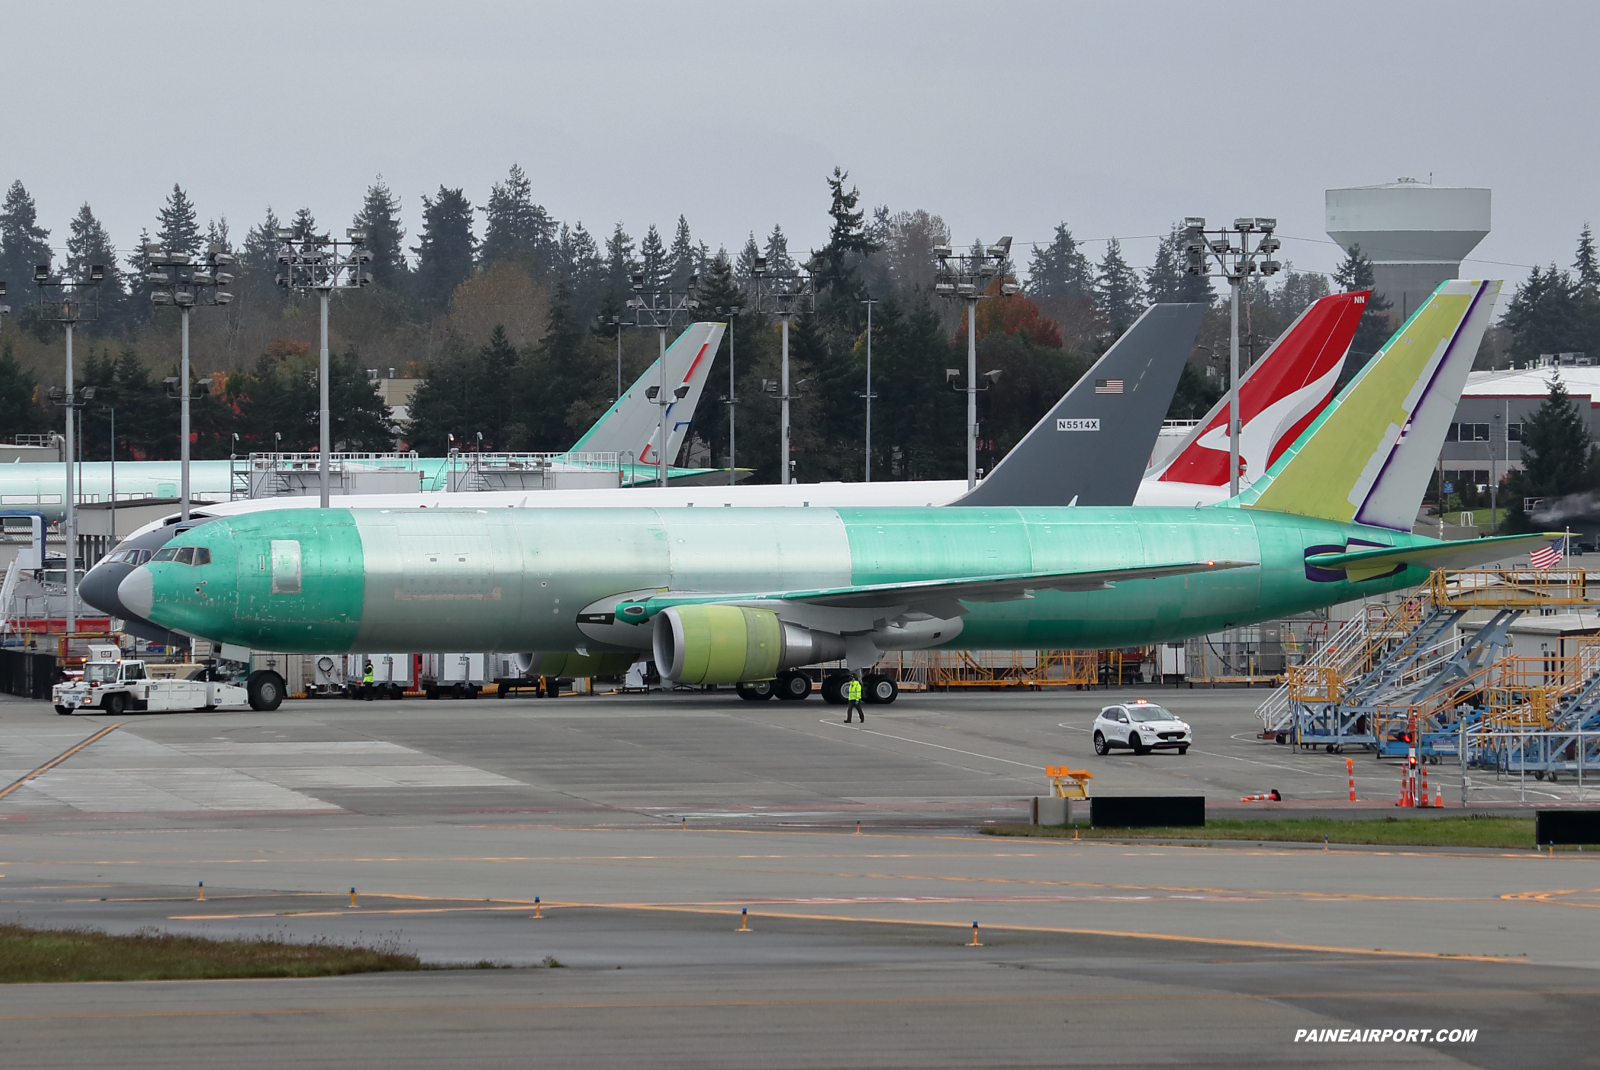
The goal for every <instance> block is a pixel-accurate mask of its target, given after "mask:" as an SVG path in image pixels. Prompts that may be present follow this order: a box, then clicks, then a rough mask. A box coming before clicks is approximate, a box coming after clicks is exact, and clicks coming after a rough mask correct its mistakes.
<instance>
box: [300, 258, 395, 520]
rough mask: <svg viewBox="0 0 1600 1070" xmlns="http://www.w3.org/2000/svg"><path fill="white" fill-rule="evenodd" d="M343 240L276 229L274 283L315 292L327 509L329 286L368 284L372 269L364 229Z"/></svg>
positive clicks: (321, 454)
mask: <svg viewBox="0 0 1600 1070" xmlns="http://www.w3.org/2000/svg"><path fill="white" fill-rule="evenodd" d="M344 233H345V239H344V240H343V241H340V240H338V239H335V238H332V237H329V236H328V235H326V234H323V235H320V236H319V235H314V234H297V233H296V232H295V230H294V229H293V228H292V227H280V228H279V229H278V232H277V238H278V241H279V242H280V243H281V244H280V246H279V249H278V279H277V281H278V285H279V286H283V287H286V288H288V289H291V290H295V291H297V292H299V293H302V294H303V293H306V292H308V291H311V290H315V291H316V292H317V303H318V305H319V306H320V311H321V313H322V319H321V323H320V330H319V334H318V340H319V343H320V345H319V348H318V356H317V380H318V383H319V384H320V397H319V399H318V400H319V413H318V425H319V427H318V443H319V452H318V457H317V469H318V475H319V476H320V477H321V484H322V496H321V502H320V504H321V505H322V508H324V509H326V508H327V507H328V493H329V491H328V488H329V480H330V479H331V476H330V474H329V471H328V455H329V454H330V453H331V452H332V449H333V445H332V437H333V435H332V430H331V427H332V423H333V415H332V413H331V412H330V411H329V404H328V297H329V295H330V294H332V293H333V291H335V290H359V289H360V288H361V287H363V286H368V285H370V284H371V283H372V272H371V271H370V270H368V269H367V268H366V267H365V265H366V264H368V263H370V262H371V260H372V253H371V251H370V250H368V249H367V246H366V241H367V236H366V234H365V232H363V231H360V230H356V229H350V230H346V231H345V232H344Z"/></svg>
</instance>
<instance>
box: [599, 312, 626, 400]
mask: <svg viewBox="0 0 1600 1070" xmlns="http://www.w3.org/2000/svg"><path fill="white" fill-rule="evenodd" d="M595 318H596V319H597V320H599V321H600V326H602V327H615V328H616V329H617V396H616V397H614V398H612V399H611V400H612V401H621V400H622V328H624V327H632V326H634V324H632V323H630V322H628V321H627V320H625V319H623V318H622V317H621V316H610V317H607V316H596V317H595Z"/></svg>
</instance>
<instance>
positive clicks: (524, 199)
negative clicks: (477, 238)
mask: <svg viewBox="0 0 1600 1070" xmlns="http://www.w3.org/2000/svg"><path fill="white" fill-rule="evenodd" d="M483 213H484V220H485V229H484V235H483V248H482V249H481V250H479V258H480V260H481V262H482V263H483V264H485V265H487V264H492V263H494V262H495V261H496V260H512V261H515V262H516V263H518V264H520V265H522V267H523V268H524V269H525V270H526V271H527V272H528V273H529V274H530V275H533V276H534V277H535V278H538V277H540V276H541V275H543V274H544V273H546V272H548V271H549V270H550V266H551V265H550V259H551V255H550V254H551V251H552V246H553V245H554V243H555V224H554V223H553V222H552V221H551V219H550V214H549V213H548V212H546V211H545V210H544V207H543V206H542V205H538V204H535V203H533V183H532V182H531V181H529V179H528V176H527V175H526V174H525V173H524V172H523V170H522V168H521V167H519V166H518V165H517V164H512V165H511V173H510V174H509V175H508V176H506V180H505V181H504V182H496V183H495V184H494V185H493V186H492V187H490V189H489V203H488V204H487V205H485V206H484V207H483Z"/></svg>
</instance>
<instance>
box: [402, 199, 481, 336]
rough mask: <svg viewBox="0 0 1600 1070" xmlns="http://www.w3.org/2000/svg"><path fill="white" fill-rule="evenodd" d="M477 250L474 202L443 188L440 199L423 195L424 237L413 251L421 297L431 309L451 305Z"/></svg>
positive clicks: (469, 272) (469, 271)
mask: <svg viewBox="0 0 1600 1070" xmlns="http://www.w3.org/2000/svg"><path fill="white" fill-rule="evenodd" d="M476 247H477V239H476V238H475V237H474V236H473V234H472V202H471V201H469V200H467V196H466V194H465V193H464V192H462V190H460V189H446V188H445V187H444V186H440V187H439V195H438V197H429V196H428V195H427V194H423V195H422V234H421V236H420V238H419V240H418V244H416V245H414V246H412V247H411V251H412V252H413V253H416V254H417V291H418V295H419V296H420V297H421V298H422V300H423V302H424V303H425V304H426V305H427V306H428V307H430V308H432V309H435V310H443V309H444V307H445V306H446V305H447V304H448V303H449V301H450V295H451V294H452V293H454V292H455V288H456V287H457V286H459V285H461V283H462V282H463V281H465V279H466V278H467V276H469V275H471V274H472V265H473V254H474V251H475V249H476Z"/></svg>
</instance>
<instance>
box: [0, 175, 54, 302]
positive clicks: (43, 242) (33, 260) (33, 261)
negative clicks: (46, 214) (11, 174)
mask: <svg viewBox="0 0 1600 1070" xmlns="http://www.w3.org/2000/svg"><path fill="white" fill-rule="evenodd" d="M49 263H52V257H51V255H50V232H49V231H48V230H46V229H44V228H43V227H41V226H39V212H38V209H37V208H36V207H35V206H34V203H33V197H32V196H31V195H29V193H28V191H27V190H26V189H25V188H23V185H22V182H21V181H20V180H18V181H16V182H13V183H11V188H10V189H8V190H7V191H6V199H5V202H4V203H3V204H0V279H5V280H7V281H8V282H9V283H10V284H11V286H12V293H13V294H17V293H22V292H25V290H24V287H26V286H29V285H31V284H32V281H33V269H34V268H35V267H36V266H38V265H39V264H49Z"/></svg>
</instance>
